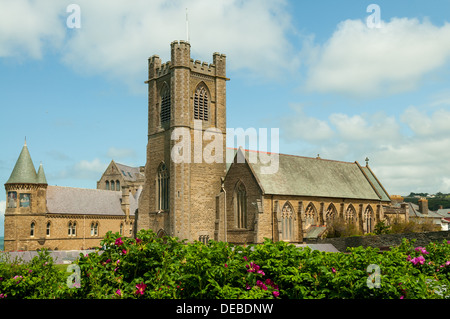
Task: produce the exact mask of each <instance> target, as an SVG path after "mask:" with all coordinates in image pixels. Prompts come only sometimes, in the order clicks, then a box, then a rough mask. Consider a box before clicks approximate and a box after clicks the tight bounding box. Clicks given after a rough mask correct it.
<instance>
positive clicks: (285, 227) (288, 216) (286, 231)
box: [281, 202, 294, 241]
mask: <svg viewBox="0 0 450 319" xmlns="http://www.w3.org/2000/svg"><path fill="white" fill-rule="evenodd" d="M293 236H294V213H293V211H292V206H291V205H290V204H289V202H287V203H286V204H284V206H283V209H282V210H281V240H287V241H290V240H292V239H293Z"/></svg>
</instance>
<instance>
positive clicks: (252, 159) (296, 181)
mask: <svg viewBox="0 0 450 319" xmlns="http://www.w3.org/2000/svg"><path fill="white" fill-rule="evenodd" d="M239 151H241V153H243V154H244V156H245V159H246V162H247V163H248V165H249V167H250V169H251V171H252V172H253V174H254V176H255V178H256V180H257V181H258V183H259V186H260V187H261V189H262V191H263V193H264V194H277V195H296V196H312V197H333V198H353V199H370V200H383V201H390V199H389V196H388V195H387V193H386V192H385V191H384V188H383V187H382V185H381V184H380V183H379V182H378V180H377V179H376V177H375V175H374V174H373V172H372V171H370V170H369V169H367V170H366V169H363V168H362V167H361V166H360V165H359V164H358V163H357V162H353V163H352V162H342V161H334V160H326V159H321V158H319V157H318V158H311V157H303V156H295V155H285V154H278V170H276V172H273V173H271V174H264V169H267V167H269V166H270V161H269V163H268V164H263V163H262V162H261V160H260V157H261V156H260V152H255V151H248V150H243V149H242V148H240V149H239ZM239 151H238V152H239ZM229 152H230V153H231V151H229ZM266 154H267V155H269V156H270V155H276V154H274V153H272V154H271V153H266ZM237 155H238V153H237V154H236V156H235V158H236V159H237V158H238V157H239V156H237ZM256 155H258V156H256Z"/></svg>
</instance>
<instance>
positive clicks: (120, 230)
mask: <svg viewBox="0 0 450 319" xmlns="http://www.w3.org/2000/svg"><path fill="white" fill-rule="evenodd" d="M119 234H120V235H123V223H120V229H119Z"/></svg>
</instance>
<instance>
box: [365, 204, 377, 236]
mask: <svg viewBox="0 0 450 319" xmlns="http://www.w3.org/2000/svg"><path fill="white" fill-rule="evenodd" d="M374 219H375V214H374V213H373V209H372V207H371V206H370V205H368V206H367V207H366V210H365V211H364V215H363V221H364V224H363V225H364V232H365V233H371V232H372V231H373V227H374Z"/></svg>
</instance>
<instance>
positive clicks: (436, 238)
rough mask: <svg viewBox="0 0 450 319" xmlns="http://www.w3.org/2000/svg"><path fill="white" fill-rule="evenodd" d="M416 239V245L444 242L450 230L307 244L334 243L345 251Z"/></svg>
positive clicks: (309, 241) (312, 241) (321, 240)
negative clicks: (352, 248) (351, 248)
mask: <svg viewBox="0 0 450 319" xmlns="http://www.w3.org/2000/svg"><path fill="white" fill-rule="evenodd" d="M403 238H406V239H408V240H415V242H414V246H415V247H418V246H426V245H427V244H429V243H430V242H442V241H443V240H444V239H445V240H450V231H437V232H425V233H405V234H387V235H377V236H354V237H341V238H324V239H307V240H305V243H306V244H332V245H333V246H334V247H336V249H338V250H339V251H340V252H345V251H346V250H347V248H348V247H358V246H362V247H364V248H366V247H369V246H371V247H378V248H381V249H386V248H389V247H393V246H397V245H400V244H401V242H402V239H403Z"/></svg>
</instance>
